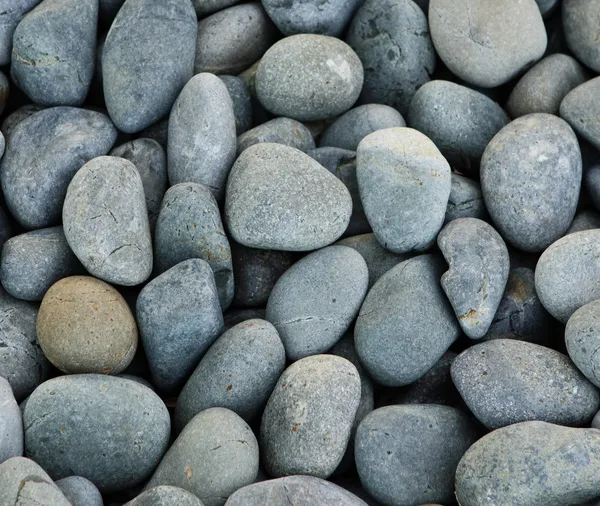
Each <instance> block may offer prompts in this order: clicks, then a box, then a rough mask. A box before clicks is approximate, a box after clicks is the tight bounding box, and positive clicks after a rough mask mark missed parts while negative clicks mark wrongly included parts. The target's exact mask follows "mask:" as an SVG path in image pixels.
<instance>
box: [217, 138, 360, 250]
mask: <svg viewBox="0 0 600 506" xmlns="http://www.w3.org/2000/svg"><path fill="white" fill-rule="evenodd" d="M249 210H253V211H252V212H251V213H250V212H249ZM351 212H352V200H351V197H350V193H349V192H348V189H347V188H346V186H345V185H344V184H343V183H342V182H341V181H340V180H339V179H337V178H336V177H335V176H333V175H332V174H331V173H329V172H328V171H327V170H326V169H325V168H324V167H323V166H322V165H320V164H318V163H317V162H316V161H314V160H313V159H312V158H310V157H309V156H308V155H306V154H304V153H302V152H301V151H299V150H297V149H294V148H291V147H289V146H283V145H280V144H272V143H261V144H256V145H254V146H251V147H249V148H248V149H247V150H245V151H244V152H243V153H242V154H241V155H240V157H239V158H238V159H237V161H236V162H235V164H234V165H233V168H232V170H231V173H230V175H229V180H228V181H227V196H226V198H225V220H226V222H227V227H228V229H229V232H230V233H231V235H232V236H233V238H234V239H235V240H236V241H237V242H238V243H240V244H243V245H245V246H248V247H251V248H261V249H276V250H283V251H310V250H314V249H318V248H322V247H324V246H327V245H328V244H331V243H333V242H335V241H336V240H337V239H338V238H339V237H340V236H341V235H342V233H343V232H344V231H345V230H346V227H347V226H348V223H349V220H350V214H351Z"/></svg>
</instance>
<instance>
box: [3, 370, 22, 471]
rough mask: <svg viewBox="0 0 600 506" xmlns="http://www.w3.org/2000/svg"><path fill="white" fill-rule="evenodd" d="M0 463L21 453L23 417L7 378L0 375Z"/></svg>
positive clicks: (19, 455)
mask: <svg viewBox="0 0 600 506" xmlns="http://www.w3.org/2000/svg"><path fill="white" fill-rule="evenodd" d="M0 407H1V408H2V409H0V464H2V462H5V461H6V460H8V459H10V458H12V457H21V456H22V455H23V418H22V417H21V410H20V409H19V405H18V404H17V401H16V399H15V396H14V395H13V391H12V388H11V386H10V383H9V382H8V380H6V379H5V378H3V377H2V376H0Z"/></svg>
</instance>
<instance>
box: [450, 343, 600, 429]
mask: <svg viewBox="0 0 600 506" xmlns="http://www.w3.org/2000/svg"><path fill="white" fill-rule="evenodd" d="M451 374H452V381H453V382H454V384H455V385H456V388H457V389H458V391H459V393H460V395H461V397H462V398H463V400H464V401H465V403H466V404H467V406H469V409H470V410H471V411H472V412H473V414H474V415H475V416H476V417H477V419H478V420H479V421H480V422H481V423H482V424H484V425H485V426H486V427H488V428H489V429H497V428H499V427H504V426H506V425H510V424H513V423H518V422H524V421H528V420H542V421H544V422H551V423H556V424H560V425H570V426H582V425H585V424H587V423H589V422H590V420H591V419H592V417H593V416H594V414H596V412H597V411H598V408H600V394H599V393H598V390H596V388H595V387H594V386H593V385H592V384H591V383H589V382H588V381H587V379H585V377H584V376H583V374H581V373H580V372H579V371H578V370H577V368H576V367H575V366H574V365H573V363H572V362H571V360H569V357H567V356H566V355H563V354H562V353H559V352H558V351H555V350H553V349H551V348H546V347H544V346H539V345H537V344H533V343H528V342H525V341H517V340H514V339H494V340H491V341H487V342H484V343H481V344H478V345H476V346H472V347H471V348H468V349H467V350H465V351H463V352H462V353H461V354H460V355H459V356H458V357H456V359H455V360H454V362H453V363H452V368H451Z"/></svg>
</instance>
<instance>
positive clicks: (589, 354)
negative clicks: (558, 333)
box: [565, 300, 600, 387]
mask: <svg viewBox="0 0 600 506" xmlns="http://www.w3.org/2000/svg"><path fill="white" fill-rule="evenodd" d="M565 344H566V345H567V351H568V352H569V357H571V360H573V362H574V363H575V365H576V366H577V368H578V369H579V370H580V371H581V372H582V373H583V374H584V375H585V377H586V378H587V379H589V380H590V381H591V382H592V383H593V384H594V385H596V386H597V387H600V367H599V365H600V363H599V361H598V357H597V351H598V349H599V348H600V301H597V300H596V301H592V302H589V303H588V304H586V305H585V306H582V307H580V308H579V309H578V310H577V311H575V312H574V313H573V314H572V315H571V317H570V318H569V321H568V322H567V328H566V329H565Z"/></svg>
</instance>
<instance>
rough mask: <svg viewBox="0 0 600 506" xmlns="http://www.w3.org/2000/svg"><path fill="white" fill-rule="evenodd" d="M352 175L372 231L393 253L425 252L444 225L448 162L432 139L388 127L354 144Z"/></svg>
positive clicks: (447, 189)
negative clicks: (354, 177) (355, 158)
mask: <svg viewBox="0 0 600 506" xmlns="http://www.w3.org/2000/svg"><path fill="white" fill-rule="evenodd" d="M356 175H357V179H358V187H359V190H360V196H361V200H362V203H363V207H364V210H365V214H366V215H367V219H368V220H369V223H370V224H371V226H372V227H373V233H374V234H375V237H376V238H377V240H378V241H379V242H380V243H381V245H382V246H383V247H384V248H386V249H389V250H390V251H392V252H394V253H410V252H413V251H414V252H418V251H424V250H426V249H428V248H429V247H430V246H431V244H432V243H433V242H434V241H435V238H436V236H437V234H438V232H439V231H440V229H441V228H442V224H443V222H444V217H445V213H446V207H447V205H448V198H449V196H450V186H451V182H450V166H449V165H448V162H447V161H446V160H445V159H444V157H443V156H442V154H441V153H440V152H439V150H438V149H437V148H436V146H435V144H434V143H433V142H432V141H431V140H430V139H428V138H427V137H425V136H424V135H423V134H422V133H420V132H417V131H416V130H413V129H411V128H388V129H386V130H379V131H377V132H374V133H372V134H370V135H368V136H367V137H365V138H364V139H363V140H362V141H361V142H360V144H359V145H358V151H357V167H356Z"/></svg>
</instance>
